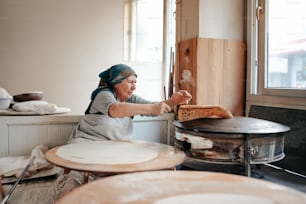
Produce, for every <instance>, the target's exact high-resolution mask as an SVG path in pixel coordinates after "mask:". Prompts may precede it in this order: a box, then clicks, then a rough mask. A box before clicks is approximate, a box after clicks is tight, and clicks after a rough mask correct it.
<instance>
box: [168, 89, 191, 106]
mask: <svg viewBox="0 0 306 204" xmlns="http://www.w3.org/2000/svg"><path fill="white" fill-rule="evenodd" d="M191 99H192V96H191V94H190V93H189V92H188V91H187V90H179V91H178V92H175V93H173V95H172V96H171V98H170V100H171V101H172V104H173V105H181V104H188V103H189V102H190V100H191Z"/></svg>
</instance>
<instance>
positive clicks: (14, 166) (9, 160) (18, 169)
mask: <svg viewBox="0 0 306 204" xmlns="http://www.w3.org/2000/svg"><path fill="white" fill-rule="evenodd" d="M47 150H48V147H46V146H44V145H39V146H37V147H35V148H34V149H33V150H32V152H31V155H27V156H10V157H2V158H0V176H3V177H10V176H15V177H19V176H20V174H21V173H22V171H23V170H24V168H25V167H26V166H27V164H28V163H29V162H30V159H31V158H32V157H34V156H35V159H34V161H33V164H32V165H31V166H30V168H29V170H28V172H27V173H26V175H25V177H29V176H32V175H34V174H36V173H37V172H38V171H40V170H43V169H50V168H52V167H53V165H51V164H50V163H49V162H48V161H47V160H46V159H45V155H44V154H45V152H46V151H47Z"/></svg>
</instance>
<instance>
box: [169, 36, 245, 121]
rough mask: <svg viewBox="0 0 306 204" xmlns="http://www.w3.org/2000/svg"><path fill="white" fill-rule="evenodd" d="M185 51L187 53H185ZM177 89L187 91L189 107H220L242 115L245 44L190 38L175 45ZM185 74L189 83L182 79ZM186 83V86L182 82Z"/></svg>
mask: <svg viewBox="0 0 306 204" xmlns="http://www.w3.org/2000/svg"><path fill="white" fill-rule="evenodd" d="M187 51H188V52H187ZM177 57H178V65H177V70H176V72H175V74H176V79H177V81H178V82H179V86H178V88H181V89H182V88H184V89H187V90H188V91H190V92H191V94H192V96H193V100H192V102H191V104H197V105H222V106H224V107H226V108H227V109H229V110H230V111H231V112H232V113H233V114H234V115H237V116H238V115H240V116H241V115H243V114H244V95H245V45H244V43H243V42H240V41H236V40H227V39H211V38H193V39H190V40H186V41H183V42H180V43H179V44H178V55H177ZM186 70H187V71H189V72H190V73H191V76H192V80H189V81H188V80H184V79H183V76H184V72H186ZM186 81H187V82H188V83H186Z"/></svg>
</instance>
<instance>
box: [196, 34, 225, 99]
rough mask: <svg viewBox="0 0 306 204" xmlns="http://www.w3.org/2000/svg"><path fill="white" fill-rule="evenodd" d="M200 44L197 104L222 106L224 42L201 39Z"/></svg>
mask: <svg viewBox="0 0 306 204" xmlns="http://www.w3.org/2000/svg"><path fill="white" fill-rule="evenodd" d="M198 42H199V43H198V75H197V86H198V89H197V95H198V97H197V104H200V105H216V104H220V89H221V85H222V83H220V82H221V81H222V64H223V40H215V39H207V38H206V39H205V38H200V39H199V41H198Z"/></svg>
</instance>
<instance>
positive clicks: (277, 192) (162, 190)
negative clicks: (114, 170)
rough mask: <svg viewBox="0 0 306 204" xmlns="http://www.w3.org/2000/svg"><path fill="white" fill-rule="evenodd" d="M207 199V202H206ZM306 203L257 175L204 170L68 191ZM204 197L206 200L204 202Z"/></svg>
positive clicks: (114, 179)
mask: <svg viewBox="0 0 306 204" xmlns="http://www.w3.org/2000/svg"><path fill="white" fill-rule="evenodd" d="M204 200H205V202H204ZM246 200H247V202H244V203H250V204H253V203H262V204H288V203H292V204H293V203H299V204H300V203H301V204H302V203H306V194H304V193H302V192H299V191H296V190H294V189H291V188H288V187H286V186H282V185H279V184H275V183H272V182H268V181H263V180H259V179H255V178H250V177H245V176H240V175H234V174H225V173H216V172H204V171H154V172H138V173H129V174H121V175H115V176H110V177H105V178H102V179H99V180H96V181H93V182H90V183H88V184H85V185H83V186H81V187H79V188H77V189H75V190H73V191H72V192H70V193H68V194H67V195H65V196H64V197H62V199H60V200H59V202H58V204H63V203H65V204H77V203H113V204H116V203H130V204H131V203H154V204H168V203H171V204H172V203H179V204H182V203H184V204H185V203H188V204H193V203H207V204H220V203H226V204H232V203H235V204H241V203H242V202H243V201H246ZM201 201H203V202H201Z"/></svg>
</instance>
